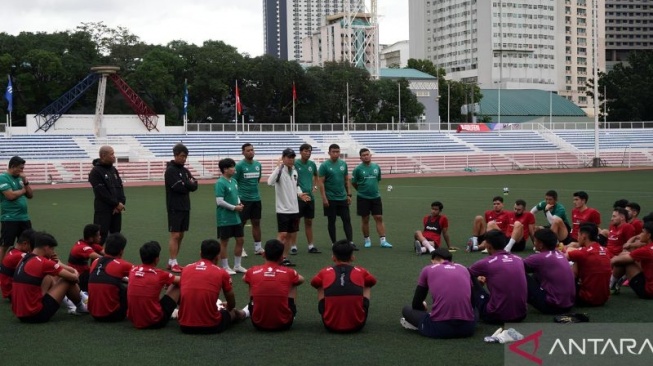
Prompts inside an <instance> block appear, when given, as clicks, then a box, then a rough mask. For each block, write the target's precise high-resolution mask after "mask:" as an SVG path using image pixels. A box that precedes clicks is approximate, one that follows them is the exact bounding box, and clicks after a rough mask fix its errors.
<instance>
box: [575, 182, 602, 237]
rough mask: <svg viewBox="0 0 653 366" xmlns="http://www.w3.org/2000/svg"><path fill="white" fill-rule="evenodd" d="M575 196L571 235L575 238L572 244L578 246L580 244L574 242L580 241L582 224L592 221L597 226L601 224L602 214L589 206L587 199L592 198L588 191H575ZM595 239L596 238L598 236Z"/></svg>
mask: <svg viewBox="0 0 653 366" xmlns="http://www.w3.org/2000/svg"><path fill="white" fill-rule="evenodd" d="M573 197H574V198H573V203H574V208H573V209H571V225H572V226H571V231H570V232H569V236H571V238H572V239H573V243H571V244H570V246H571V247H576V248H578V247H580V246H579V245H578V244H574V243H577V242H578V235H579V230H580V225H581V224H582V223H585V222H591V223H593V224H595V225H596V226H597V227H598V226H601V214H600V213H599V212H598V211H597V210H595V209H593V208H591V207H588V206H587V201H589V199H590V197H589V195H588V194H587V192H585V191H578V192H574V195H573ZM593 240H596V238H595V239H593Z"/></svg>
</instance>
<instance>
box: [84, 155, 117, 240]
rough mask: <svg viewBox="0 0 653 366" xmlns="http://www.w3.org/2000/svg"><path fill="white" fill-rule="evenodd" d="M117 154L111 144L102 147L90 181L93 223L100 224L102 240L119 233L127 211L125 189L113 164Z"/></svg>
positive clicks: (89, 177) (94, 162)
mask: <svg viewBox="0 0 653 366" xmlns="http://www.w3.org/2000/svg"><path fill="white" fill-rule="evenodd" d="M115 162H116V156H115V154H114V152H113V148H112V147H111V146H102V147H101V148H100V157H99V158H98V159H95V160H93V169H91V172H90V173H88V181H89V182H90V183H91V186H92V187H93V194H94V195H95V201H94V203H93V208H94V215H93V223H94V224H96V225H100V235H102V239H101V242H102V244H104V240H105V239H106V237H107V235H109V234H110V233H119V232H120V229H121V227H122V212H123V211H125V201H126V199H125V191H124V189H123V186H122V179H121V178H120V174H118V170H117V169H116V168H115V167H114V166H113V164H114V163H115Z"/></svg>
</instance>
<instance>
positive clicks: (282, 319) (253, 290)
mask: <svg viewBox="0 0 653 366" xmlns="http://www.w3.org/2000/svg"><path fill="white" fill-rule="evenodd" d="M243 280H244V281H245V282H246V283H247V284H249V293H250V295H251V299H252V301H253V302H254V308H253V311H252V314H251V317H252V324H255V325H256V327H257V328H261V329H279V328H281V327H283V326H285V325H287V324H288V323H290V322H291V321H292V319H293V316H294V314H293V312H292V309H291V308H290V306H289V305H288V295H289V293H290V289H291V288H292V287H293V286H297V285H299V284H300V277H299V274H298V273H297V271H295V270H294V269H292V268H288V267H284V266H281V265H279V264H277V263H272V262H266V263H265V264H263V265H260V266H255V267H252V268H250V269H249V270H247V273H245V276H243Z"/></svg>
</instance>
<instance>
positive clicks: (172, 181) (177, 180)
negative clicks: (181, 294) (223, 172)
mask: <svg viewBox="0 0 653 366" xmlns="http://www.w3.org/2000/svg"><path fill="white" fill-rule="evenodd" d="M172 153H173V155H174V157H175V158H174V160H171V161H169V162H168V165H167V167H166V172H165V183H166V208H167V210H168V231H169V232H170V241H169V249H170V259H168V269H169V270H171V271H172V272H181V270H182V269H183V267H182V266H180V265H179V263H177V254H179V247H180V246H181V241H182V239H183V238H184V232H186V231H188V227H189V225H190V192H195V191H196V190H197V180H195V178H193V175H192V174H191V173H190V171H188V169H186V168H184V164H185V163H186V158H188V148H186V146H184V145H183V144H181V143H180V144H177V145H175V146H174V147H173V148H172Z"/></svg>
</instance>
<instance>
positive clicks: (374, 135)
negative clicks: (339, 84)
mask: <svg viewBox="0 0 653 366" xmlns="http://www.w3.org/2000/svg"><path fill="white" fill-rule="evenodd" d="M349 135H350V136H351V137H352V138H353V139H354V140H355V141H356V142H358V144H359V145H361V146H365V147H367V148H368V149H370V150H371V151H372V152H373V153H375V154H402V153H410V154H420V153H422V154H423V153H455V152H473V150H472V149H471V148H470V147H469V146H466V145H465V144H461V143H460V142H458V141H455V140H453V139H452V138H451V137H450V136H449V134H446V133H442V132H431V131H415V132H413V131H411V132H403V133H401V134H399V133H398V132H385V131H384V132H351V133H350V134H349Z"/></svg>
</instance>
